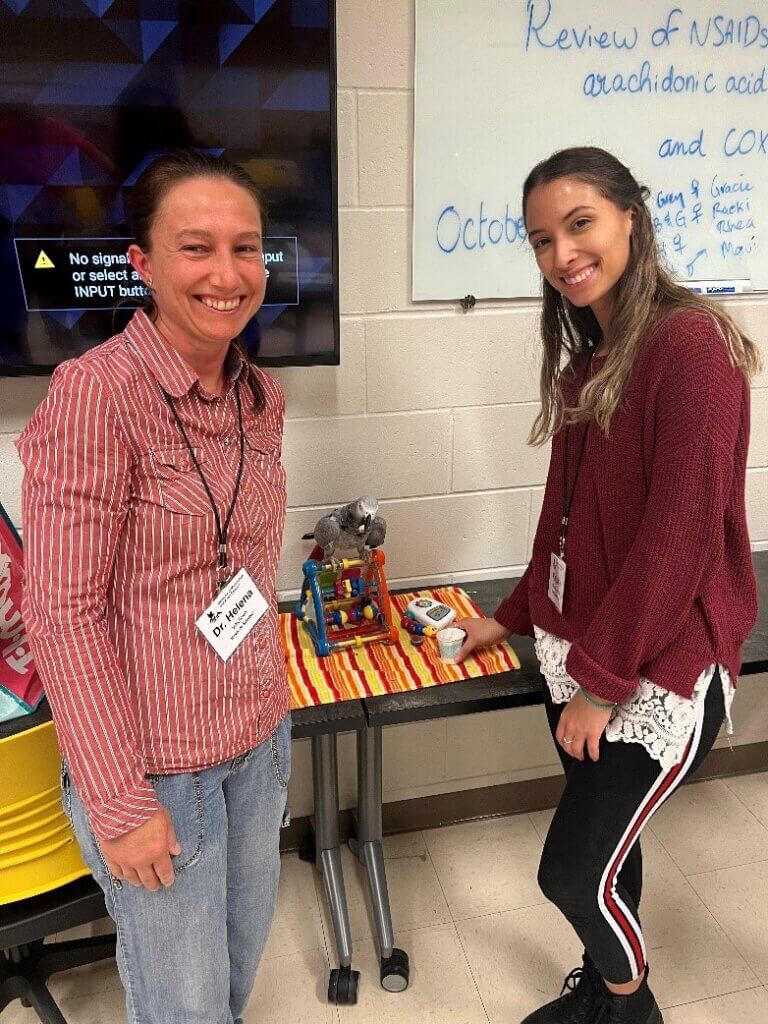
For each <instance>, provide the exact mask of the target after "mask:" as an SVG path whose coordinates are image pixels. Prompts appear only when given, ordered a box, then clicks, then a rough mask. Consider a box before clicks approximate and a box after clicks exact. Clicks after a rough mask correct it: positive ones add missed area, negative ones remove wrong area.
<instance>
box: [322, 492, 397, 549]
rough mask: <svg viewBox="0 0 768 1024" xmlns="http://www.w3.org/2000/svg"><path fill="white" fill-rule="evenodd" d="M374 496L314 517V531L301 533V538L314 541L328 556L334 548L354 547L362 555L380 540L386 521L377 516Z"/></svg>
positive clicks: (381, 539)
mask: <svg viewBox="0 0 768 1024" xmlns="http://www.w3.org/2000/svg"><path fill="white" fill-rule="evenodd" d="M378 511H379V503H378V501H376V499H375V498H358V499H357V501H350V502H349V504H348V505H342V506H341V507H340V508H336V509H334V510H333V512H329V513H328V514H327V515H324V516H322V517H321V518H320V519H318V521H317V524H316V525H315V531H314V533H305V534H304V536H303V537H302V540H314V541H315V542H316V543H317V544H319V545H320V547H321V548H322V549H323V553H324V555H325V557H326V558H330V557H331V555H333V554H334V553H335V552H336V550H337V549H340V550H345V549H347V548H355V549H356V550H357V553H358V555H359V556H360V557H361V558H362V557H363V553H364V551H365V549H366V547H368V548H377V547H379V545H380V544H383V543H384V537H385V536H386V533H387V521H386V519H384V518H383V516H380V515H378Z"/></svg>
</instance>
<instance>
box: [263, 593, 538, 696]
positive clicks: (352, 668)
mask: <svg viewBox="0 0 768 1024" xmlns="http://www.w3.org/2000/svg"><path fill="white" fill-rule="evenodd" d="M414 597H433V598H434V599H435V600H436V601H442V602H443V603H444V604H447V605H448V606H449V607H450V608H454V609H455V610H456V615H457V618H460V619H461V618H467V617H473V618H478V617H481V616H482V614H483V613H482V612H481V611H480V609H479V608H478V607H477V605H476V604H475V603H474V601H472V600H471V599H470V598H469V597H468V596H467V594H465V593H464V591H463V590H461V589H460V588H459V587H435V588H434V589H432V590H418V591H413V592H412V593H410V594H394V595H392V606H393V616H394V619H395V625H396V626H397V630H398V634H399V636H398V642H397V643H395V644H369V645H368V646H367V647H359V648H354V649H351V650H346V651H337V652H335V653H334V654H331V655H329V656H328V657H327V658H319V657H317V655H316V654H315V649H314V646H313V645H312V641H311V639H310V637H309V634H308V633H307V630H306V629H305V627H304V626H303V625H302V624H301V623H300V622H299V621H298V619H296V618H295V616H293V615H292V614H291V613H290V612H283V613H282V614H281V615H280V639H281V641H282V644H283V649H284V651H285V656H286V663H287V668H288V679H289V682H290V687H291V706H292V707H293V708H295V709H297V708H307V707H316V706H317V705H318V704H334V703H335V702H336V701H340V700H360V699H361V698H363V697H377V696H381V695H382V694H386V693H404V692H406V691H408V690H420V689H422V688H423V687H426V686H440V685H441V684H442V683H453V682H456V681H458V680H459V679H477V678H479V677H481V676H490V675H497V674H498V673H500V672H508V671H510V670H514V669H518V668H520V662H519V661H518V659H517V655H516V654H515V652H514V650H513V649H512V648H511V647H510V646H509V644H500V645H499V646H497V647H487V648H485V649H484V650H482V651H477V652H475V653H474V654H471V655H470V656H469V657H468V658H467V659H466V661H464V662H462V664H461V665H446V664H445V663H444V662H442V661H440V657H439V655H438V650H437V641H436V640H435V639H433V638H427V639H425V641H424V644H423V645H422V646H421V647H414V645H413V644H412V643H411V642H410V639H409V637H408V634H407V633H406V631H405V630H404V629H402V628H401V626H400V619H401V618H402V616H403V613H404V612H405V609H406V608H407V606H408V602H409V601H411V600H413V598H414Z"/></svg>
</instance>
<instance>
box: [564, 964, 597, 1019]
mask: <svg viewBox="0 0 768 1024" xmlns="http://www.w3.org/2000/svg"><path fill="white" fill-rule="evenodd" d="M596 996H598V993H597V992H596V986H595V979H594V972H593V971H590V970H589V969H588V968H585V967H576V968H574V970H572V971H571V973H570V974H569V975H568V977H567V978H566V979H565V981H564V982H563V987H562V989H561V990H560V997H561V999H562V1000H563V1003H562V1008H563V1010H565V1011H566V1016H563V1018H562V1022H563V1024H597V1022H598V1021H599V1020H600V1019H601V1018H600V1017H597V1018H595V1017H593V1014H594V1011H595V998H596ZM601 1013H602V1007H601Z"/></svg>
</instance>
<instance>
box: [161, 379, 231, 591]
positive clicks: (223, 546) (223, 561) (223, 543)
mask: <svg viewBox="0 0 768 1024" xmlns="http://www.w3.org/2000/svg"><path fill="white" fill-rule="evenodd" d="M160 390H161V391H162V392H163V395H164V397H165V400H166V402H167V403H168V405H169V406H170V407H171V412H172V413H173V415H174V418H175V420H176V422H177V423H178V425H179V430H180V431H181V433H182V436H183V438H184V440H185V442H186V444H187V448H188V449H189V454H190V455H191V456H192V461H193V462H194V464H195V469H196V470H197V472H198V476H199V477H200V479H201V480H202V481H203V487H204V488H205V493H206V494H207V495H208V500H209V501H210V503H211V508H212V509H213V516H214V519H215V520H216V536H217V537H218V538H219V563H218V586H219V590H221V588H222V587H223V586H225V585H226V583H227V578H226V573H227V534H228V533H229V523H230V520H231V519H232V513H233V512H234V511H235V505H236V504H237V498H238V495H239V494H240V482H241V480H242V478H243V465H244V463H245V434H244V432H243V407H242V405H241V404H240V385H239V381H235V401H236V402H237V424H238V427H239V431H240V465H239V466H238V467H237V479H236V481H235V493H234V494H233V495H232V504H231V505H230V506H229V511H228V512H227V515H226V517H225V519H224V525H223V526H222V525H221V517H220V516H219V510H218V508H217V507H216V502H215V500H214V497H213V494H212V493H211V488H210V487H209V486H208V481H207V480H206V479H205V474H204V473H203V471H202V469H201V468H200V463H199V462H198V461H197V456H196V455H195V450H194V448H193V447H192V445H191V444H190V443H189V437H188V436H187V432H186V430H185V429H184V424H183V423H182V422H181V417H180V416H179V414H178V412H177V411H176V406H175V404H174V401H173V399H172V398H171V396H170V395H169V394H168V392H167V391H166V390H165V388H161V389H160Z"/></svg>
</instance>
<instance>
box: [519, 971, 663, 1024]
mask: <svg viewBox="0 0 768 1024" xmlns="http://www.w3.org/2000/svg"><path fill="white" fill-rule="evenodd" d="M522 1024H664V1018H663V1017H662V1016H661V1010H660V1009H659V1007H658V1004H657V1002H656V1000H655V998H654V996H653V993H652V992H651V990H650V989H649V988H648V974H647V970H646V977H645V978H644V979H643V983H642V985H641V986H640V988H639V989H638V990H637V991H636V992H633V993H632V995H630V996H617V995H614V994H613V993H612V992H609V991H608V989H607V988H606V986H605V983H604V982H603V979H602V978H601V977H600V975H599V974H598V972H597V971H596V970H595V968H594V967H593V966H592V963H591V961H590V960H589V958H588V957H587V956H585V957H584V966H583V967H577V968H576V970H574V971H571V973H570V974H569V975H568V977H567V978H566V979H565V983H564V984H563V988H562V991H561V993H560V998H559V999H555V1000H554V1001H553V1002H551V1003H547V1005H546V1006H542V1007H540V1008H539V1009H538V1010H535V1011H534V1012H533V1013H532V1014H530V1015H529V1016H528V1017H526V1018H525V1020H524V1021H522Z"/></svg>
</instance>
